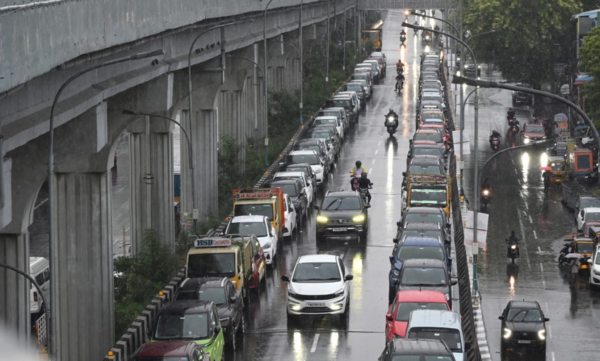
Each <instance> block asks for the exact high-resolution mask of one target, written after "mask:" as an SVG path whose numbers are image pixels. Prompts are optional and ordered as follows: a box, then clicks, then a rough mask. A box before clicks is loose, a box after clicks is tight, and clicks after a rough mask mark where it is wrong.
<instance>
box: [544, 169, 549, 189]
mask: <svg viewBox="0 0 600 361" xmlns="http://www.w3.org/2000/svg"><path fill="white" fill-rule="evenodd" d="M543 177H544V192H546V193H548V187H550V172H548V171H544V174H543Z"/></svg>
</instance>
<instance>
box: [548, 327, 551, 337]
mask: <svg viewBox="0 0 600 361" xmlns="http://www.w3.org/2000/svg"><path fill="white" fill-rule="evenodd" d="M548 336H550V338H552V326H551V325H548Z"/></svg>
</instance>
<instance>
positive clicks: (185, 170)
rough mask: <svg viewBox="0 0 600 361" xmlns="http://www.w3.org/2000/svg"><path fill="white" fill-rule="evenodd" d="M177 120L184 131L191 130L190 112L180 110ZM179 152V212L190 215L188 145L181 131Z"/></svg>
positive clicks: (190, 186) (190, 184)
mask: <svg viewBox="0 0 600 361" xmlns="http://www.w3.org/2000/svg"><path fill="white" fill-rule="evenodd" d="M178 118H179V120H180V121H181V125H182V126H183V127H184V128H185V130H186V131H190V130H191V129H192V125H191V122H190V111H189V110H188V109H185V110H182V111H181V112H180V113H179V114H178ZM175 120H177V119H175ZM190 136H191V134H190ZM179 152H180V153H179V154H180V160H181V168H180V171H181V178H180V179H181V183H180V184H181V212H186V213H188V214H190V215H191V214H192V210H193V208H192V206H193V202H192V175H191V172H190V168H189V167H190V166H189V164H190V159H189V156H188V154H189V150H188V144H187V142H186V140H185V135H184V134H183V132H182V131H181V130H180V137H179Z"/></svg>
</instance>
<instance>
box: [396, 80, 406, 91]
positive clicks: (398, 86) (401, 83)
mask: <svg viewBox="0 0 600 361" xmlns="http://www.w3.org/2000/svg"><path fill="white" fill-rule="evenodd" d="M402 87H404V80H402V79H398V80H396V88H395V89H394V91H401V90H402Z"/></svg>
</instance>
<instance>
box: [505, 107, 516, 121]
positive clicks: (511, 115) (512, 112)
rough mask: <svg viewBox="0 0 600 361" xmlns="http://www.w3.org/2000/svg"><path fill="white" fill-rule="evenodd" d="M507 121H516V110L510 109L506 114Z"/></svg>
mask: <svg viewBox="0 0 600 361" xmlns="http://www.w3.org/2000/svg"><path fill="white" fill-rule="evenodd" d="M506 119H507V120H508V121H510V120H511V119H515V110H514V109H513V108H508V112H506Z"/></svg>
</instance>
